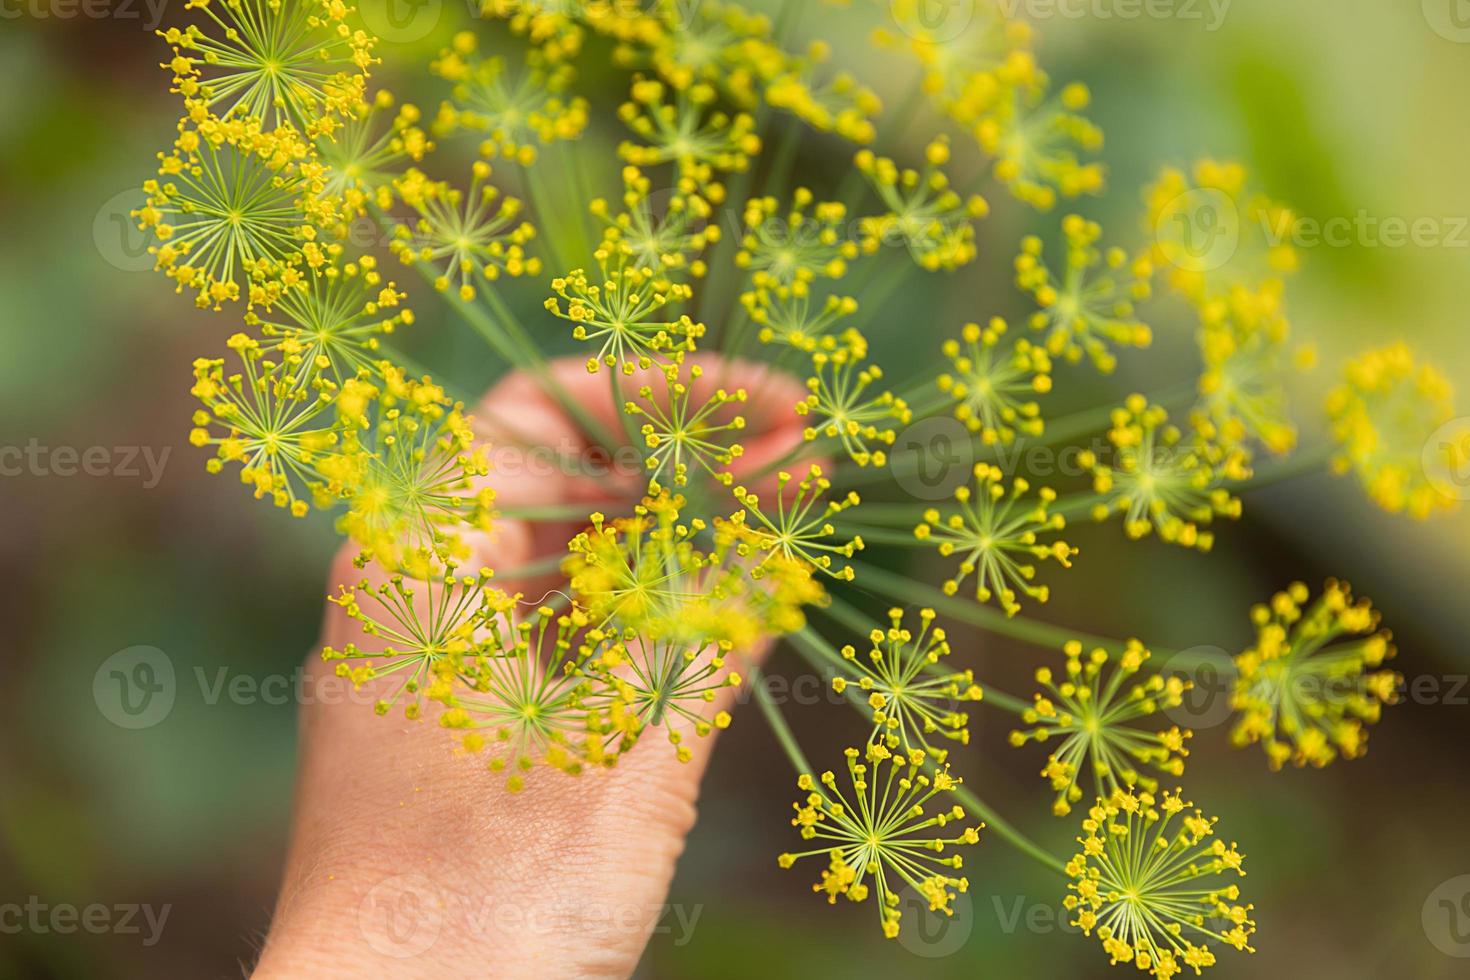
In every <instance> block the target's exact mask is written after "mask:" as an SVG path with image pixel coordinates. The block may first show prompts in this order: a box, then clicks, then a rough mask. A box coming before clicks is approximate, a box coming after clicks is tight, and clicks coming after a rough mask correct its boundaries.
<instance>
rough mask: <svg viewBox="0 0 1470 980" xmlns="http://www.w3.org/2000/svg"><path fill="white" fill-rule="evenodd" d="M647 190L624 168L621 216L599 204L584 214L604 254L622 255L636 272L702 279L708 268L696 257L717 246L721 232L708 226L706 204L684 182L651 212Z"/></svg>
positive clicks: (635, 172)
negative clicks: (599, 233) (596, 224)
mask: <svg viewBox="0 0 1470 980" xmlns="http://www.w3.org/2000/svg"><path fill="white" fill-rule="evenodd" d="M651 186H652V185H651V183H650V181H649V179H648V177H646V176H644V174H643V171H641V170H639V169H638V168H637V167H633V166H627V167H624V168H623V188H624V190H623V198H622V205H623V207H622V210H620V211H618V212H616V213H613V212H612V211H611V209H610V208H609V206H608V202H607V201H606V200H604V199H603V198H595V199H594V200H593V201H592V203H591V205H590V206H589V210H591V212H592V214H593V216H594V217H596V218H597V219H598V220H599V221H601V222H602V223H603V225H604V227H603V239H604V240H605V242H606V243H607V248H608V249H610V250H611V249H622V250H623V251H625V252H626V253H627V254H628V255H629V256H630V257H631V260H632V262H633V263H634V264H635V265H636V266H638V267H640V268H644V269H657V270H659V272H660V273H662V274H663V275H666V276H669V277H671V278H674V277H677V276H679V275H680V274H681V273H684V272H687V273H688V275H691V276H694V277H695V278H700V277H702V276H703V275H704V274H705V272H706V271H707V267H706V264H705V262H704V260H703V259H702V258H700V256H701V255H703V254H704V251H705V249H706V248H708V247H709V246H710V245H711V244H713V243H715V242H718V241H719V240H720V226H719V225H717V224H713V223H711V222H710V220H709V218H710V214H711V206H710V202H709V201H708V200H707V199H706V198H704V197H703V196H701V195H700V194H699V193H697V192H696V191H695V190H694V186H693V184H692V183H691V182H688V181H685V182H681V186H680V187H678V188H677V189H676V191H675V192H674V193H673V194H672V195H670V196H669V197H668V198H667V200H662V201H660V202H658V203H659V204H660V205H661V207H659V208H656V207H655V201H654V200H653V198H652V197H651V196H650V188H651Z"/></svg>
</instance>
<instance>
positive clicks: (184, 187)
mask: <svg viewBox="0 0 1470 980" xmlns="http://www.w3.org/2000/svg"><path fill="white" fill-rule="evenodd" d="M158 160H159V166H158V177H157V178H155V179H153V180H149V181H147V182H146V183H145V184H144V185H143V190H144V192H145V193H146V194H147V202H146V203H145V205H144V206H143V207H142V208H140V209H139V210H137V211H134V212H132V216H133V217H134V218H135V219H137V221H138V227H139V229H140V230H142V231H145V232H148V233H149V234H151V235H152V236H153V238H154V239H155V240H156V241H157V244H156V245H153V246H151V247H150V248H149V252H150V254H152V255H153V256H154V258H155V259H156V265H157V268H158V269H160V270H162V271H163V272H165V273H166V274H167V275H168V276H169V277H170V278H171V279H173V280H174V281H175V282H176V283H177V288H178V291H180V292H182V291H183V290H184V289H186V288H187V289H189V290H191V291H193V292H194V294H195V302H196V303H197V304H198V305H199V306H200V307H201V308H208V307H212V308H213V309H215V310H219V309H221V308H222V307H223V304H224V303H226V302H236V301H238V300H240V299H241V298H249V299H250V301H251V302H252V303H254V302H257V301H259V300H260V299H261V298H262V294H261V293H259V292H258V290H257V289H256V288H252V287H256V286H258V284H259V280H260V278H261V277H262V275H263V273H264V270H266V269H267V268H268V267H270V266H272V265H280V264H290V263H294V262H296V261H297V260H299V258H300V256H301V254H302V251H303V248H304V247H305V246H306V245H309V244H311V243H313V242H314V241H315V239H316V237H317V232H316V227H317V226H321V227H327V226H330V225H334V224H336V223H337V220H338V218H337V213H336V210H335V207H334V202H333V201H332V200H331V199H330V198H328V197H325V196H324V191H325V187H326V183H325V175H324V172H323V168H322V166H321V164H320V163H318V162H316V161H314V160H313V159H311V148H310V146H309V145H308V144H307V143H306V142H304V141H303V140H301V139H300V138H299V137H296V136H294V135H293V134H291V133H290V132H287V131H281V132H275V133H266V132H263V131H262V130H261V128H260V123H259V121H258V120H255V119H235V120H230V121H227V122H221V121H219V120H215V119H206V120H205V121H204V122H203V123H202V124H199V125H195V124H192V123H190V122H189V121H188V120H183V121H181V122H180V123H179V135H178V138H177V139H176V140H175V141H174V147H173V149H172V150H171V151H170V152H168V153H159V154H158Z"/></svg>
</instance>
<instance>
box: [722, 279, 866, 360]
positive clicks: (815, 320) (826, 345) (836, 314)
mask: <svg viewBox="0 0 1470 980" xmlns="http://www.w3.org/2000/svg"><path fill="white" fill-rule="evenodd" d="M740 303H741V305H742V306H744V307H745V312H746V313H747V314H748V315H749V316H750V319H751V321H752V322H754V323H756V324H759V325H760V332H759V334H758V337H759V339H760V342H761V343H763V344H773V343H775V344H786V345H787V346H789V347H793V348H795V349H796V350H799V351H805V352H806V353H808V354H810V353H812V352H813V351H815V350H817V349H818V348H822V349H824V350H832V349H834V348H836V346H837V344H838V338H837V334H838V332H839V331H838V329H837V325H838V324H839V323H841V322H842V321H844V320H846V319H847V318H849V317H851V316H852V315H853V314H854V313H856V312H857V308H858V305H857V300H855V299H853V298H852V297H851V296H828V297H826V298H825V299H824V300H822V302H820V303H813V302H812V299H811V296H810V294H809V292H808V291H807V290H802V291H801V292H800V293H797V292H796V290H794V289H792V288H790V287H786V286H777V287H775V288H772V289H753V290H751V291H749V292H746V293H742V294H741V295H740ZM849 329H851V328H849ZM841 334H842V335H843V336H850V335H849V334H848V332H847V331H846V330H844V331H841Z"/></svg>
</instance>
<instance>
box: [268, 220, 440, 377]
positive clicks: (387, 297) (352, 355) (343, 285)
mask: <svg viewBox="0 0 1470 980" xmlns="http://www.w3.org/2000/svg"><path fill="white" fill-rule="evenodd" d="M329 254H330V256H331V258H330V260H329V262H328V264H326V265H324V266H323V267H322V268H321V270H320V271H318V272H317V273H315V274H308V275H306V276H304V277H299V278H296V277H293V281H292V283H291V284H290V285H288V286H286V287H285V288H283V289H282V291H281V293H280V295H279V296H277V297H276V298H275V300H274V301H273V303H272V304H271V307H270V309H269V310H266V311H263V312H261V311H251V312H249V313H247V314H246V316H245V323H246V325H247V326H250V327H254V328H256V329H258V330H259V331H260V334H261V336H262V337H263V338H265V341H266V343H265V345H264V348H265V350H267V351H268V352H272V353H275V354H277V356H281V357H285V358H290V359H292V360H293V361H297V362H299V364H300V365H301V372H302V377H303V378H307V377H310V376H312V375H314V374H316V373H318V372H320V373H324V374H327V375H329V376H330V377H331V378H332V380H333V381H334V382H336V383H337V384H341V383H342V382H344V381H346V380H347V379H349V378H352V377H355V376H357V374H358V373H359V372H361V371H363V370H368V371H375V370H377V365H378V363H379V361H380V360H381V358H380V357H379V356H378V346H379V342H380V340H381V338H383V337H385V336H387V335H389V334H391V333H393V331H394V330H396V329H397V328H398V327H399V326H401V325H406V324H411V323H413V311H412V310H409V309H408V308H406V307H404V306H403V305H402V304H403V301H404V300H405V299H407V298H408V297H407V296H406V295H405V294H404V293H402V292H400V291H399V290H398V288H397V286H396V284H395V283H393V282H392V281H391V280H390V281H384V279H383V277H382V274H381V273H379V272H378V266H377V260H376V259H375V258H373V257H372V256H371V255H364V256H362V257H361V258H359V259H357V260H355V261H348V262H344V261H342V260H341V258H340V256H341V249H340V247H339V246H332V247H331V248H330V249H329Z"/></svg>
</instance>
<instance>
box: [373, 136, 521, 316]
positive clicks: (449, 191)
mask: <svg viewBox="0 0 1470 980" xmlns="http://www.w3.org/2000/svg"><path fill="white" fill-rule="evenodd" d="M490 175H491V168H490V164H488V163H486V162H485V161H483V160H479V161H476V162H475V163H474V165H473V166H472V167H471V168H470V186H469V190H468V191H461V190H460V189H459V188H457V187H452V186H450V185H449V184H448V183H445V182H444V181H432V180H429V178H428V177H426V176H425V175H424V173H423V172H422V171H421V170H419V169H418V168H417V167H410V168H409V169H408V171H407V172H406V173H404V175H403V176H402V177H400V178H399V179H398V180H396V181H395V182H394V187H395V188H396V189H397V191H398V196H399V197H400V198H402V199H403V202H404V203H405V204H407V205H408V206H409V207H411V208H413V209H414V210H415V211H417V212H418V214H419V218H418V220H417V221H415V222H413V224H411V225H398V226H397V227H395V228H394V229H393V240H392V241H391V242H390V243H389V247H390V248H391V249H392V250H393V254H395V255H397V256H398V258H399V259H400V260H401V261H402V262H403V264H404V265H410V264H412V263H414V262H421V263H424V264H425V265H429V266H432V267H434V268H436V269H437V270H438V272H439V275H438V277H437V278H436V279H435V280H434V288H435V289H438V290H441V291H442V290H446V289H448V288H450V286H454V287H455V288H456V290H457V292H458V293H459V296H460V298H461V299H463V300H466V301H468V300H472V299H474V298H475V291H476V287H477V285H478V284H480V283H482V282H486V281H489V282H494V281H495V280H497V279H499V278H500V276H501V274H502V273H504V274H505V275H509V276H522V275H528V276H534V275H536V274H538V273H539V272H540V271H541V260H540V259H539V258H536V257H534V256H530V255H527V254H526V245H527V243H529V242H530V241H531V240H532V239H533V238H535V237H536V229H535V227H534V226H533V225H532V224H531V223H530V222H529V221H518V220H517V218H518V217H519V215H520V213H521V202H520V200H518V199H517V198H514V197H502V196H501V194H500V189H499V188H498V187H496V186H495V185H494V184H492V183H490Z"/></svg>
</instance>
